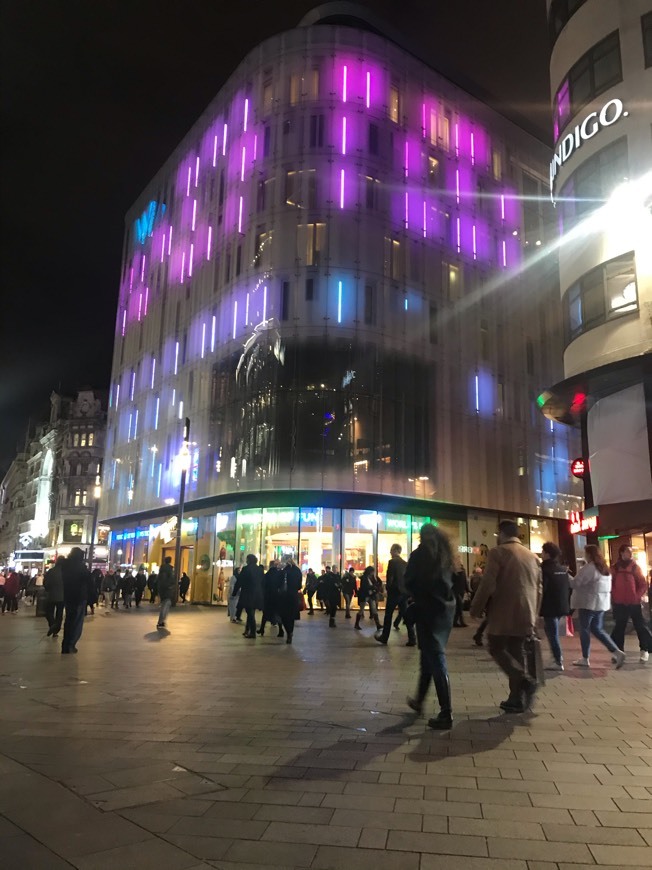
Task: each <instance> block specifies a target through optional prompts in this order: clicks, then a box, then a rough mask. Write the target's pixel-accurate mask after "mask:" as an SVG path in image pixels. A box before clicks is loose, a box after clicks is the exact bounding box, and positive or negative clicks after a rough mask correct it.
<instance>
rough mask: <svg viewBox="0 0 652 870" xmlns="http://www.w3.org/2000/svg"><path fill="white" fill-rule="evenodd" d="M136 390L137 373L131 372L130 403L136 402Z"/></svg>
mask: <svg viewBox="0 0 652 870" xmlns="http://www.w3.org/2000/svg"><path fill="white" fill-rule="evenodd" d="M135 389H136V372H135V371H134V370H133V369H132V370H131V386H130V387H129V401H130V402H133V400H134V390H135Z"/></svg>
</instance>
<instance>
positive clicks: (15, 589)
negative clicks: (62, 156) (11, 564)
mask: <svg viewBox="0 0 652 870" xmlns="http://www.w3.org/2000/svg"><path fill="white" fill-rule="evenodd" d="M20 584H21V579H20V574H17V573H16V571H10V572H9V576H8V577H7V578H6V579H5V594H4V598H3V599H2V612H3V613H4V612H5V610H8V611H9V613H18V593H19V592H20Z"/></svg>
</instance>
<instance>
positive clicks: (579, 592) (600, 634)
mask: <svg viewBox="0 0 652 870" xmlns="http://www.w3.org/2000/svg"><path fill="white" fill-rule="evenodd" d="M584 554H585V556H586V564H584V565H583V566H582V567H581V568H580V570H579V571H578V572H577V574H576V575H575V577H571V578H570V586H571V589H572V590H573V593H572V595H571V601H570V605H571V607H572V608H573V610H577V616H578V620H579V624H580V643H581V645H582V658H580V659H577V661H574V662H573V664H574V665H575V666H576V667H578V668H590V667H591V660H590V654H591V635H593V637H595V638H596V639H597V640H599V641H600V643H601V644H603V646H606V648H607V649H608V650H609V652H611V653H612V655H613V660H614V661H615V664H616V668H617V669H618V668H622V666H623V664H624V662H625V653H624V652H623V650H622V648H621V647H618V645H617V644H616V643H615V642H614V641H613V639H612V638H611V637H609V635H608V634H607V632H606V631H605V630H604V628H603V622H604V615H605V613H606V611H607V610H609V607H610V604H611V588H612V580H611V574H610V573H609V568H608V566H607V563H606V562H605V560H604V557H603V556H602V553H601V552H600V548H599V547H596V545H595V544H587V546H586V547H585V548H584Z"/></svg>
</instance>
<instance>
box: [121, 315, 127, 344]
mask: <svg viewBox="0 0 652 870" xmlns="http://www.w3.org/2000/svg"><path fill="white" fill-rule="evenodd" d="M126 328H127V309H126V308H125V310H124V311H123V312H122V337H123V338H124V337H125V330H126Z"/></svg>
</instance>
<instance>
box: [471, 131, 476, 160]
mask: <svg viewBox="0 0 652 870" xmlns="http://www.w3.org/2000/svg"><path fill="white" fill-rule="evenodd" d="M471 165H472V166H475V133H471Z"/></svg>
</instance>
